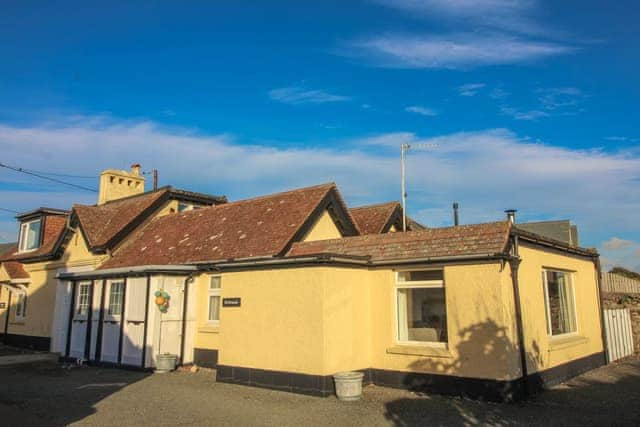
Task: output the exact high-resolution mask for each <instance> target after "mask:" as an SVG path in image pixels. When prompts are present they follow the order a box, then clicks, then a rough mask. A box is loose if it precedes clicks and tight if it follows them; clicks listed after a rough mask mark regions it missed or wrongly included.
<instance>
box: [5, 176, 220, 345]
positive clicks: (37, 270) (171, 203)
mask: <svg viewBox="0 0 640 427" xmlns="http://www.w3.org/2000/svg"><path fill="white" fill-rule="evenodd" d="M144 184H145V180H144V177H143V176H142V175H141V173H140V165H133V166H132V168H131V171H130V172H127V171H120V170H105V171H104V172H102V174H101V175H100V190H99V199H98V204H97V205H94V206H83V205H74V206H73V207H72V209H71V210H69V211H67V210H60V209H50V208H39V209H36V210H33V211H30V212H26V213H23V214H20V215H18V216H17V217H16V218H17V220H18V222H19V239H18V242H17V243H15V244H13V245H11V246H10V247H8V248H4V250H3V252H2V253H1V254H0V328H1V329H0V337H2V340H3V342H5V343H8V344H13V345H19V346H23V347H30V348H34V349H38V350H51V351H54V352H64V350H65V344H66V341H65V336H64V329H65V328H66V326H67V325H66V321H63V319H62V318H61V317H60V312H59V311H58V312H56V311H55V306H56V304H69V303H68V301H66V300H65V298H67V294H68V289H70V285H69V284H68V283H66V282H60V281H59V280H58V279H57V278H56V276H57V275H58V274H60V273H62V272H79V271H90V270H94V269H95V268H96V267H98V266H100V265H101V264H102V263H103V262H104V261H105V260H107V259H109V257H110V255H109V254H110V253H111V252H112V251H114V250H116V249H117V248H118V247H119V246H120V245H121V244H122V242H123V241H124V240H125V239H126V237H128V236H129V235H130V234H131V233H132V232H134V231H135V230H137V229H139V228H141V227H143V226H144V225H145V224H146V223H147V222H148V221H150V220H151V219H153V218H156V217H160V216H163V215H167V214H170V213H173V212H178V211H183V210H190V209H195V208H198V207H201V206H210V205H215V204H219V203H224V202H226V199H225V198H224V197H219V196H210V195H204V194H199V193H193V192H188V191H183V190H177V189H174V188H172V187H163V188H159V189H155V190H153V191H150V192H145V191H144ZM79 297H81V300H82V301H84V298H85V297H86V296H85V295H84V294H79Z"/></svg>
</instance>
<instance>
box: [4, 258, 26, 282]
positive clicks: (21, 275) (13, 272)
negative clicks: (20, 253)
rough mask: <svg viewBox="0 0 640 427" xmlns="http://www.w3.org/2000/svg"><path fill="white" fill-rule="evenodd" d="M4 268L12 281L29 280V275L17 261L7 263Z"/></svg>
mask: <svg viewBox="0 0 640 427" xmlns="http://www.w3.org/2000/svg"><path fill="white" fill-rule="evenodd" d="M2 267H3V268H4V270H5V271H6V272H7V275H8V276H9V278H10V279H12V280H15V279H29V277H30V276H29V273H27V272H26V271H25V270H24V266H23V265H22V263H20V262H17V261H7V262H3V263H2Z"/></svg>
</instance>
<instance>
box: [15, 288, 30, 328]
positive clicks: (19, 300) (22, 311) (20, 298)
mask: <svg viewBox="0 0 640 427" xmlns="http://www.w3.org/2000/svg"><path fill="white" fill-rule="evenodd" d="M26 309H27V295H26V294H24V293H22V292H19V293H18V294H17V295H16V312H15V315H14V316H15V318H16V320H18V321H21V320H24V318H25V316H26Z"/></svg>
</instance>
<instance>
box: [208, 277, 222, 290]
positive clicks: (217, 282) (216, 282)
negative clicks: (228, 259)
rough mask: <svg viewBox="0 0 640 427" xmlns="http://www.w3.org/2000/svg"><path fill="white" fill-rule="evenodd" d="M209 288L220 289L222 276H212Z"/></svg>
mask: <svg viewBox="0 0 640 427" xmlns="http://www.w3.org/2000/svg"><path fill="white" fill-rule="evenodd" d="M209 289H220V278H219V277H217V276H214V277H211V281H210V282H209Z"/></svg>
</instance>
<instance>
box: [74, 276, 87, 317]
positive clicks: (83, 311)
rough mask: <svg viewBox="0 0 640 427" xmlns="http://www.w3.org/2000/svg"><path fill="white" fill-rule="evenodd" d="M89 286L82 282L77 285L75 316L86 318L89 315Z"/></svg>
mask: <svg viewBox="0 0 640 427" xmlns="http://www.w3.org/2000/svg"><path fill="white" fill-rule="evenodd" d="M89 286H91V284H90V283H86V282H82V283H80V284H79V285H78V298H77V302H76V314H78V315H80V316H86V315H87V313H89Z"/></svg>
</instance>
